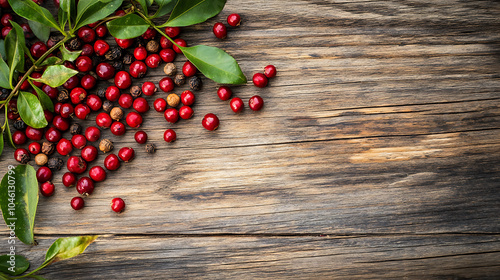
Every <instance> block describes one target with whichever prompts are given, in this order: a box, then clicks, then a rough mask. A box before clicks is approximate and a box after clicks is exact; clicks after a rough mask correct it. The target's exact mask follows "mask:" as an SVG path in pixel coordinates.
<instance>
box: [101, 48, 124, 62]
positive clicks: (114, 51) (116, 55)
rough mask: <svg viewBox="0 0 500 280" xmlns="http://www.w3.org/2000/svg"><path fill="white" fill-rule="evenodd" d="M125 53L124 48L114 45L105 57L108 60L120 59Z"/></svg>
mask: <svg viewBox="0 0 500 280" xmlns="http://www.w3.org/2000/svg"><path fill="white" fill-rule="evenodd" d="M122 55H123V49H122V48H120V47H112V48H111V49H109V51H108V52H106V53H105V54H104V58H106V60H117V59H120V58H121V57H122Z"/></svg>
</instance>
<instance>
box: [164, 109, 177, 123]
mask: <svg viewBox="0 0 500 280" xmlns="http://www.w3.org/2000/svg"><path fill="white" fill-rule="evenodd" d="M164 117H165V119H166V120H167V122H169V123H176V122H177V120H178V119H179V112H178V111H177V109H175V108H168V109H167V110H166V111H165V114H164Z"/></svg>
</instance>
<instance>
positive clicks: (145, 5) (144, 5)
mask: <svg viewBox="0 0 500 280" xmlns="http://www.w3.org/2000/svg"><path fill="white" fill-rule="evenodd" d="M137 2H139V4H140V5H141V8H142V11H143V12H144V14H145V15H148V3H147V2H146V0H137Z"/></svg>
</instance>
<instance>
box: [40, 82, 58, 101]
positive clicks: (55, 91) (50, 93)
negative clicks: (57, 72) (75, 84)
mask: <svg viewBox="0 0 500 280" xmlns="http://www.w3.org/2000/svg"><path fill="white" fill-rule="evenodd" d="M42 91H43V92H45V93H46V94H47V95H48V96H49V97H50V98H51V99H55V98H57V95H58V94H59V90H58V89H57V88H53V87H51V86H49V85H43V86H42Z"/></svg>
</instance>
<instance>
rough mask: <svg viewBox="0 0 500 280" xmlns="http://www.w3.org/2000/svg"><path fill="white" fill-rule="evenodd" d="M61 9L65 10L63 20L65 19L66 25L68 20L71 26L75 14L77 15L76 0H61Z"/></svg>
mask: <svg viewBox="0 0 500 280" xmlns="http://www.w3.org/2000/svg"><path fill="white" fill-rule="evenodd" d="M60 11H63V13H62V14H63V16H62V20H63V21H64V25H66V21H68V22H69V25H70V26H71V22H72V21H73V20H74V19H75V15H76V7H75V1H74V0H60V2H59V12H60ZM58 15H59V14H58ZM59 18H61V17H60V16H59ZM59 24H62V23H61V20H59ZM64 25H62V26H61V27H64Z"/></svg>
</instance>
